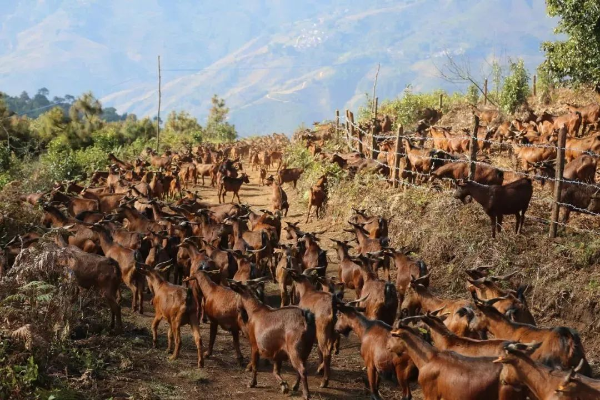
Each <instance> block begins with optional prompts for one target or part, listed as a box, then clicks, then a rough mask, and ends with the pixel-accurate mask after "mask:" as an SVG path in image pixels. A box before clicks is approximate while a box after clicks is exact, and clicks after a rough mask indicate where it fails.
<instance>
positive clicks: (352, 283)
mask: <svg viewBox="0 0 600 400" xmlns="http://www.w3.org/2000/svg"><path fill="white" fill-rule="evenodd" d="M331 240H332V241H333V242H334V243H335V245H336V252H337V255H338V261H339V266H338V279H339V281H340V282H341V283H343V284H344V286H345V287H347V288H348V289H354V291H355V293H356V298H357V299H358V298H359V297H360V293H361V291H362V287H363V284H364V279H363V273H362V267H361V265H360V263H356V262H354V260H353V259H352V258H351V257H350V255H349V254H348V250H349V249H351V248H352V246H350V245H349V244H348V242H347V241H341V240H335V239H331Z"/></svg>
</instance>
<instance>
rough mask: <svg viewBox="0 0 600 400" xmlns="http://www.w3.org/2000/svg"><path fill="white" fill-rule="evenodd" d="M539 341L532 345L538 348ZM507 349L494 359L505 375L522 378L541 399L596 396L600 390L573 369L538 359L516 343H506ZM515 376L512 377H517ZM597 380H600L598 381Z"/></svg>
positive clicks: (592, 399) (577, 399)
mask: <svg viewBox="0 0 600 400" xmlns="http://www.w3.org/2000/svg"><path fill="white" fill-rule="evenodd" d="M538 346H539V344H537V345H534V346H531V348H530V349H529V352H531V351H535V350H536V348H537V347H538ZM505 351H506V353H505V354H503V355H501V356H500V357H498V358H497V359H496V360H494V363H498V364H501V365H502V368H503V371H502V376H503V377H506V376H510V377H514V378H516V379H518V380H520V381H521V382H523V383H524V384H525V385H526V386H527V388H528V389H529V391H530V392H531V394H532V396H531V397H532V398H535V399H538V400H596V399H599V398H600V390H598V388H594V387H593V386H591V385H588V384H586V383H585V382H584V381H581V380H579V379H573V378H572V375H573V373H574V370H571V371H570V372H561V371H556V370H554V369H550V368H549V367H547V366H545V365H542V364H539V363H536V362H535V361H534V360H533V359H531V358H530V357H529V356H528V355H527V354H525V353H523V352H521V351H519V350H518V349H517V346H515V345H507V346H506V348H505ZM514 378H513V379H514ZM596 382H597V381H596Z"/></svg>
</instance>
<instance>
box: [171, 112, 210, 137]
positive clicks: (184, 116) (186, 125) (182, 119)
mask: <svg viewBox="0 0 600 400" xmlns="http://www.w3.org/2000/svg"><path fill="white" fill-rule="evenodd" d="M165 129H166V130H169V131H172V132H175V133H192V132H196V131H201V130H202V127H201V126H200V124H199V123H198V120H197V119H196V118H194V117H192V116H191V115H190V114H189V113H188V112H187V111H180V112H179V113H178V112H177V111H171V112H170V113H169V115H168V116H167V122H166V123H165Z"/></svg>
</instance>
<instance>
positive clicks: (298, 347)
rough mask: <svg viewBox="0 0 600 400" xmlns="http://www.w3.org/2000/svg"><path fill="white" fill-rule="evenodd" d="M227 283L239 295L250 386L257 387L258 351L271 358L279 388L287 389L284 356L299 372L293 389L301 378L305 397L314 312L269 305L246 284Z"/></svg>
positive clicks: (313, 336) (306, 393)
mask: <svg viewBox="0 0 600 400" xmlns="http://www.w3.org/2000/svg"><path fill="white" fill-rule="evenodd" d="M230 287H231V288H232V289H233V290H234V291H235V292H237V293H238V294H239V295H240V297H241V301H240V302H241V305H240V306H241V308H242V310H243V311H242V312H243V314H242V316H243V318H244V322H245V323H246V330H247V332H248V340H249V341H250V347H251V349H252V356H251V360H250V363H251V365H252V380H251V381H250V385H249V386H250V387H256V383H257V382H256V374H257V372H258V358H259V355H260V356H261V357H263V358H266V359H268V360H271V361H273V375H275V378H276V379H277V381H278V383H279V385H280V386H281V391H282V392H283V393H287V392H288V391H289V387H288V384H287V383H286V382H285V381H284V380H283V378H282V377H281V372H280V371H281V363H282V361H283V360H284V358H285V357H286V356H287V357H288V358H289V360H290V362H291V363H292V366H293V367H294V369H295V370H296V372H297V373H298V377H297V379H296V383H295V384H294V386H293V387H292V390H293V391H296V390H298V388H299V386H300V382H302V395H303V397H304V399H308V398H309V391H308V379H307V371H306V361H307V359H308V356H309V354H310V352H311V350H312V347H313V344H314V342H315V336H316V333H315V316H314V314H313V313H312V312H310V311H308V310H302V309H301V308H298V307H283V308H278V309H272V308H270V307H268V306H266V305H264V304H262V303H261V302H260V301H258V300H257V299H256V298H255V297H254V295H253V293H252V291H251V290H250V288H249V287H248V286H246V285H243V284H241V283H238V282H235V281H230Z"/></svg>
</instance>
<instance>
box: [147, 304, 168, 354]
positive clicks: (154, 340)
mask: <svg viewBox="0 0 600 400" xmlns="http://www.w3.org/2000/svg"><path fill="white" fill-rule="evenodd" d="M161 319H162V318H161V317H160V315H159V314H158V313H156V315H155V316H154V320H153V321H152V328H151V329H152V347H153V348H156V347H157V343H158V340H157V336H158V324H160V320H161ZM170 333H171V330H170V328H169V347H171V335H170Z"/></svg>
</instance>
